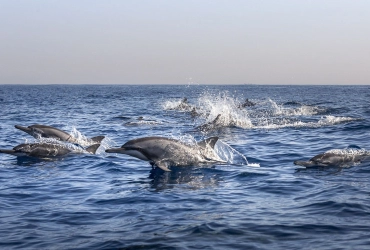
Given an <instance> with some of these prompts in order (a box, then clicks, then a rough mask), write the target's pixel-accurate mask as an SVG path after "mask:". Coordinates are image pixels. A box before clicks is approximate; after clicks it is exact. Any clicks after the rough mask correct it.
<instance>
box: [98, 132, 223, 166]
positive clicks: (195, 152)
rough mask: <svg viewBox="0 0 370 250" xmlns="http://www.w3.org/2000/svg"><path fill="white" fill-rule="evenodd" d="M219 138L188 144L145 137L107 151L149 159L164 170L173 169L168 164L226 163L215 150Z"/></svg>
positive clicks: (163, 138)
mask: <svg viewBox="0 0 370 250" xmlns="http://www.w3.org/2000/svg"><path fill="white" fill-rule="evenodd" d="M217 140H218V137H211V138H208V139H206V140H203V141H200V142H198V143H197V144H195V145H188V144H185V143H183V142H181V141H178V140H175V139H169V138H165V137H144V138H139V139H135V140H131V141H128V142H126V143H125V144H123V146H122V147H121V148H111V149H107V150H105V152H107V153H120V154H127V155H131V156H133V157H136V158H139V159H140V160H144V161H149V162H151V164H152V165H153V166H154V165H155V166H157V167H159V168H161V169H162V170H164V171H171V170H169V169H168V166H191V165H199V164H214V163H225V162H224V161H223V160H221V159H220V158H219V157H218V156H217V154H216V153H215V151H214V146H215V144H216V142H217Z"/></svg>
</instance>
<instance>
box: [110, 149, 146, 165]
mask: <svg viewBox="0 0 370 250" xmlns="http://www.w3.org/2000/svg"><path fill="white" fill-rule="evenodd" d="M105 152H106V153H117V154H126V155H130V156H133V157H136V158H138V159H140V160H143V161H150V159H149V158H148V157H147V156H146V155H145V153H144V150H142V149H141V148H135V147H129V146H125V145H123V146H122V147H120V148H109V149H106V150H105Z"/></svg>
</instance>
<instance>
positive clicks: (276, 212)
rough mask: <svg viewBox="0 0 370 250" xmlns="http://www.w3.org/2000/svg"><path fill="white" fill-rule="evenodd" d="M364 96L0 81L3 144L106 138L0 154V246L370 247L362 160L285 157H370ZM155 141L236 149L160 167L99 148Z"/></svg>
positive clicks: (369, 111)
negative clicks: (44, 153)
mask: <svg viewBox="0 0 370 250" xmlns="http://www.w3.org/2000/svg"><path fill="white" fill-rule="evenodd" d="M184 97H186V98H187V99H188V104H189V105H191V107H196V109H197V111H198V116H195V117H192V116H191V115H190V113H189V112H188V111H189V110H187V109H183V108H179V107H178V104H179V103H180V102H181V100H182V98H184ZM246 98H248V99H249V100H250V101H252V102H254V103H255V104H256V105H255V106H253V107H245V108H242V109H241V108H238V104H239V103H240V102H243V101H244V100H245V99H246ZM369 100H370V86H259V85H243V86H193V85H191V86H165V85H163V86H129V85H122V86H113V85H107V86H93V85H91V86H90V85H81V86H69V85H56V86H53V85H50V86H15V85H1V86H0V107H1V109H0V129H1V138H0V148H13V147H14V146H16V145H18V144H21V143H24V142H25V141H26V142H34V141H35V140H36V139H34V138H33V137H31V136H29V135H28V134H25V133H24V132H22V131H19V130H17V129H15V128H14V125H22V126H29V125H32V124H36V123H38V124H46V125H50V126H54V127H57V128H60V129H63V130H65V131H67V132H69V133H72V134H74V135H77V136H86V137H93V136H97V135H105V136H106V138H105V140H104V141H103V143H102V145H101V147H100V148H99V149H98V152H97V154H96V155H90V154H77V155H71V156H68V157H64V158H63V159H56V160H42V159H28V158H26V159H24V158H20V159H17V158H16V157H15V156H12V155H5V154H2V155H0V207H1V210H0V224H1V227H0V248H1V249H368V248H369V246H370V237H369V236H370V186H369V183H370V182H369V178H370V163H369V162H364V163H362V164H357V165H354V166H351V167H346V168H327V169H325V168H314V169H303V168H301V167H297V166H295V165H294V164H293V161H295V160H302V159H304V160H306V159H309V158H311V157H313V156H314V155H316V154H319V153H323V152H325V151H327V150H331V149H345V148H346V147H347V146H349V145H356V146H358V147H361V148H362V149H364V150H370V143H369V139H370V134H369V129H370V105H369V104H370V103H369ZM218 114H221V118H222V119H221V121H220V122H219V123H218V124H216V125H217V126H215V127H213V128H209V129H205V130H202V131H200V130H198V129H196V127H198V126H201V125H204V124H212V121H213V120H214V119H215V117H216V116H217V115H218ZM140 117H141V118H140ZM152 135H157V136H166V137H171V138H176V139H179V140H182V141H185V142H189V141H198V140H201V139H203V138H207V137H209V136H219V137H220V140H221V141H220V142H222V144H223V145H224V146H225V145H226V146H225V147H226V149H224V150H226V151H228V152H229V153H230V152H234V154H233V157H231V158H230V159H228V164H226V165H215V166H208V167H197V166H190V167H172V168H171V170H172V171H171V172H166V173H165V172H161V171H151V166H150V164H149V163H148V162H145V161H141V160H139V159H136V158H133V157H130V156H127V155H118V154H107V153H105V151H104V150H105V149H106V148H109V147H118V146H121V145H122V144H124V143H125V142H127V141H128V140H131V139H135V138H139V137H144V136H152ZM243 156H244V157H245V159H244V158H243Z"/></svg>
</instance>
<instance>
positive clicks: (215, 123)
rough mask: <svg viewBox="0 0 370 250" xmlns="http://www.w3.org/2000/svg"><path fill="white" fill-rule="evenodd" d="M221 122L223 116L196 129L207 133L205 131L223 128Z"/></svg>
mask: <svg viewBox="0 0 370 250" xmlns="http://www.w3.org/2000/svg"><path fill="white" fill-rule="evenodd" d="M220 120H221V114H218V115H217V116H216V118H215V119H214V120H213V121H211V122H208V123H205V124H203V125H200V126H198V127H196V128H195V129H197V130H200V131H203V132H205V131H209V130H213V129H217V128H220V127H222V125H221V123H220Z"/></svg>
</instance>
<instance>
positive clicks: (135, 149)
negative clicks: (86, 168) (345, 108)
mask: <svg viewBox="0 0 370 250" xmlns="http://www.w3.org/2000/svg"><path fill="white" fill-rule="evenodd" d="M218 118H219V116H218V117H217V118H216V119H215V121H217V119H218ZM215 121H214V122H215ZM15 128H17V129H19V130H22V131H24V132H26V133H28V134H30V135H32V136H33V137H35V138H37V139H39V138H52V139H55V140H57V141H61V142H67V143H73V144H75V145H76V144H77V146H79V147H80V149H83V150H84V151H85V152H87V153H90V154H95V153H96V151H97V149H98V148H99V146H100V143H101V141H102V140H103V139H104V138H105V137H104V136H96V137H92V138H91V139H87V140H85V141H84V140H78V139H77V138H75V137H73V136H72V135H70V134H68V133H67V132H65V131H62V130H60V129H57V128H54V127H51V126H47V125H40V124H34V125H30V126H28V127H23V126H19V125H15ZM217 141H218V137H210V138H208V139H205V140H203V141H200V142H198V143H196V144H194V145H190V144H186V143H184V142H182V141H179V140H175V139H169V138H166V137H158V136H153V137H143V138H138V139H134V140H130V141H128V142H126V143H125V144H123V145H122V147H120V148H110V149H106V150H105V152H107V153H119V154H126V155H130V156H133V157H136V158H138V159H140V160H144V161H149V162H150V163H151V165H152V167H153V168H154V167H158V168H160V169H162V170H164V171H171V170H170V169H169V168H168V167H169V166H190V165H203V164H222V163H225V161H223V160H222V159H220V158H219V156H218V155H217V154H216V153H215V151H214V147H215V144H216V142H217ZM83 146H87V147H86V148H83ZM81 152H83V151H81V150H74V149H73V147H68V146H67V145H64V144H59V143H55V142H54V143H53V142H40V143H23V144H20V145H18V146H16V147H14V148H13V149H0V153H5V154H10V155H14V156H29V157H38V158H45V157H58V156H64V155H67V154H71V153H81ZM366 159H370V152H368V151H360V152H358V153H346V152H344V153H343V152H341V151H340V150H339V151H336V150H331V151H327V152H325V153H321V154H318V155H316V156H314V157H312V158H311V159H309V160H307V161H303V160H297V161H294V164H295V165H299V166H303V167H306V168H307V167H344V166H352V165H356V164H358V163H361V162H362V161H364V160H366Z"/></svg>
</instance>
